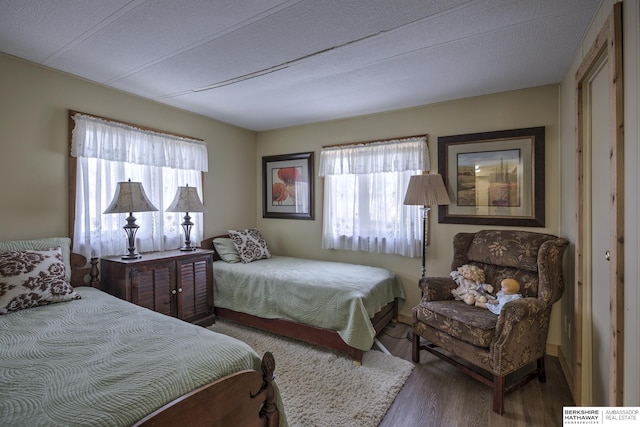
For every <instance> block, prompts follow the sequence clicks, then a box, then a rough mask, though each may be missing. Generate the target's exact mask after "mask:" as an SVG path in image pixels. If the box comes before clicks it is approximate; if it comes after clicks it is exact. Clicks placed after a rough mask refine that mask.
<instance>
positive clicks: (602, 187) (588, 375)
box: [574, 3, 624, 406]
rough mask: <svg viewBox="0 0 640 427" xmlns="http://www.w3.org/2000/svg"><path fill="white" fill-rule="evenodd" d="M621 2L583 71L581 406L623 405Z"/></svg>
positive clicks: (579, 92) (578, 297)
mask: <svg viewBox="0 0 640 427" xmlns="http://www.w3.org/2000/svg"><path fill="white" fill-rule="evenodd" d="M622 77H623V76H622V3H616V4H615V5H614V8H613V11H612V13H611V14H610V16H609V18H608V19H607V21H606V22H605V23H604V25H603V27H602V29H601V31H600V32H599V33H598V36H597V37H596V40H595V41H594V43H593V45H592V47H591V48H590V49H589V51H588V52H587V53H586V55H585V58H584V60H583V62H582V64H581V65H580V67H579V69H578V71H577V72H576V110H577V120H576V123H577V124H576V132H577V156H576V157H577V171H578V173H577V206H576V217H577V220H578V237H577V239H576V283H575V286H576V289H575V306H576V319H575V321H576V322H575V325H576V367H575V373H576V377H575V388H574V392H575V396H574V397H575V400H576V404H578V405H583V406H585V405H592V406H621V405H622V403H623V396H622V391H623V381H624V376H623V366H624V363H623V362H624V361H623V354H624V352H623V350H624V347H623V344H624V343H623V334H622V333H623V319H624V309H623V307H624V295H623V290H624V287H623V282H622V274H623V271H624V262H623V261H624V253H623V251H624V247H623V233H624V230H623V224H624V222H623V219H624V218H623V212H624V204H623V194H624V188H623V185H624V171H623V104H622V102H623V98H622V94H623V87H622V84H623V79H622Z"/></svg>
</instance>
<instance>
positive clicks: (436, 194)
mask: <svg viewBox="0 0 640 427" xmlns="http://www.w3.org/2000/svg"><path fill="white" fill-rule="evenodd" d="M449 203H451V201H450V200H449V194H448V193H447V189H446V187H445V186H444V182H443V181H442V177H441V176H440V175H438V174H433V175H414V176H412V177H411V179H410V180H409V186H408V187H407V193H406V194H405V196H404V204H405V205H420V206H422V207H421V208H420V210H421V212H422V269H421V271H420V277H425V276H426V274H427V268H426V260H427V220H428V219H429V210H430V209H431V207H430V206H432V205H448V204H449ZM407 339H408V340H409V341H412V340H413V331H409V332H408V333H407Z"/></svg>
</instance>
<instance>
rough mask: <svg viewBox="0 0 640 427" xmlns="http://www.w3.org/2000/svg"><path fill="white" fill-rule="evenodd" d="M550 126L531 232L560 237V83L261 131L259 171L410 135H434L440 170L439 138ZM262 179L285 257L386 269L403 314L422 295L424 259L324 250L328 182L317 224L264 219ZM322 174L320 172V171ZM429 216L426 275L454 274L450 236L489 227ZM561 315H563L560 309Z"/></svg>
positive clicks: (269, 235)
mask: <svg viewBox="0 0 640 427" xmlns="http://www.w3.org/2000/svg"><path fill="white" fill-rule="evenodd" d="M533 126H546V200H545V202H546V227H544V228H533V229H531V230H533V231H540V232H548V233H552V234H558V232H559V228H560V193H559V185H560V164H559V162H558V157H559V153H560V147H559V142H558V87H557V86H556V85H552V86H544V87H538V88H532V89H527V90H520V91H515V92H507V93H499V94H494V95H488V96H482V97H477V98H470V99H463V100H459V101H453V102H445V103H440V104H433V105H428V106H423V107H419V108H412V109H407V110H401V111H395V112H389V113H383V114H375V115H369V116H363V117H356V118H351V119H344V120H336V121H330V122H324V123H316V124H310V125H305V126H297V127H291V128H286V129H280V130H274V131H270V132H260V133H259V134H258V147H257V153H258V156H257V158H256V168H257V169H259V170H260V171H261V168H262V160H261V159H262V156H268V155H278V154H289V153H298V152H308V151H313V152H314V153H315V168H316V172H317V165H318V158H319V152H320V149H321V147H322V146H323V145H329V144H337V143H344V142H355V141H368V140H372V139H383V138H390V137H399V136H405V135H416V134H423V133H426V134H428V135H429V141H430V142H429V151H430V155H431V163H432V170H433V171H437V165H438V158H437V147H438V136H444V135H456V134H465V133H475V132H486V131H495V130H505V129H516V128H525V127H533ZM260 174H261V172H260V173H259V176H258V179H257V181H256V192H257V197H256V204H257V209H258V218H257V226H258V228H259V229H260V230H261V231H262V232H263V234H264V236H265V239H266V240H267V242H268V243H269V245H270V246H271V247H272V249H273V251H274V252H275V253H277V254H281V255H296V256H302V257H308V258H317V259H329V260H339V261H347V262H354V263H361V264H369V265H376V266H382V267H386V268H389V269H391V270H392V271H395V272H396V273H398V274H399V275H400V277H401V279H402V282H403V286H404V289H405V292H406V295H407V301H406V303H405V304H404V306H402V307H401V314H402V315H403V316H411V308H412V307H413V306H415V305H416V304H417V303H418V301H419V298H420V292H419V289H418V287H417V283H418V278H419V276H420V263H421V260H420V258H406V257H401V256H396V255H384V254H372V253H364V252H351V251H341V250H340V251H339V250H322V249H321V233H322V190H323V187H322V179H320V178H318V177H317V176H316V178H315V204H316V207H315V216H316V219H315V220H314V221H305V220H284V219H272V218H262V210H261V209H262V200H261V197H262V189H261V183H262V178H261V176H260ZM316 175H317V174H316ZM435 211H436V210H433V214H432V216H431V221H430V224H431V232H432V235H431V246H430V247H429V248H428V251H427V274H428V275H431V276H433V275H445V276H446V275H448V274H449V269H450V264H451V256H452V246H451V242H452V238H453V235H454V234H455V233H457V232H459V231H474V230H477V229H480V228H495V227H489V226H472V225H450V224H438V221H437V212H435ZM558 309H559V308H557V307H556V308H554V315H553V318H552V328H551V331H550V335H549V343H550V344H554V345H559V344H560V335H559V329H560V324H559V322H560V321H559V319H560V317H559V311H558ZM556 311H557V312H556Z"/></svg>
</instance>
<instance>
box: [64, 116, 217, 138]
mask: <svg viewBox="0 0 640 427" xmlns="http://www.w3.org/2000/svg"><path fill="white" fill-rule="evenodd" d="M76 114H82V115H83V116H89V117H95V118H96V119H100V120H105V121H108V122H113V123H117V124H120V125H125V126H130V127H132V128H136V129H140V130H142V131H148V132H155V133H162V134H165V135H171V136H177V137H178V138H185V139H192V140H194V141H200V142H205V143H206V141H205V140H204V139H200V138H194V137H192V136H187V135H181V134H179V133H175V132H167V131H165V130H160V129H154V128H151V127H147V126H140V125H137V124H135V123H129V122H123V121H122V120H114V119H111V118H109V117H103V116H98V115H95V114H89V113H83V112H82V111H76V110H69V118H72V117H73V116H75V115H76Z"/></svg>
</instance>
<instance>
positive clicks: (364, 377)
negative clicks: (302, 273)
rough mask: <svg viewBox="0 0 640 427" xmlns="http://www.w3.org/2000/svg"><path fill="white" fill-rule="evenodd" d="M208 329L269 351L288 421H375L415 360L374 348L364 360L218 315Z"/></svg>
mask: <svg viewBox="0 0 640 427" xmlns="http://www.w3.org/2000/svg"><path fill="white" fill-rule="evenodd" d="M209 329H211V330H213V331H215V332H220V333H223V334H226V335H229V336H232V337H234V338H237V339H239V340H241V341H244V342H246V343H247V344H249V345H250V346H251V347H252V348H253V349H254V350H255V351H256V352H257V353H258V354H259V355H260V356H262V355H263V354H264V352H265V351H271V352H272V353H273V355H274V357H275V360H276V383H277V384H278V387H279V389H280V394H281V395H282V400H283V402H284V409H285V413H286V416H287V420H288V422H289V426H290V427H302V426H304V427H311V426H315V427H324V426H327V427H335V426H349V427H375V426H377V425H378V424H379V423H380V421H382V419H383V418H384V415H385V414H386V412H387V411H388V410H389V407H390V406H391V404H392V403H393V400H394V399H395V397H396V395H397V394H398V392H399V391H400V389H401V388H402V386H403V385H404V383H405V381H406V380H407V378H408V377H409V375H410V374H411V371H412V370H413V367H414V365H413V364H412V363H411V362H408V361H406V360H404V359H400V358H398V357H395V356H391V355H387V354H385V353H383V352H381V351H377V350H371V351H368V352H366V353H365V354H364V357H363V360H362V365H360V366H358V365H354V364H353V361H352V360H351V358H350V357H348V356H346V355H344V354H340V353H338V352H334V351H331V350H327V349H324V348H322V347H319V346H313V345H308V344H305V343H302V342H300V341H296V340H292V339H289V338H284V337H281V336H277V335H273V334H270V333H266V332H262V331H259V330H257V329H253V328H249V327H246V326H243V325H240V324H237V323H234V322H231V321H227V320H224V319H217V320H216V323H215V324H214V325H212V326H209Z"/></svg>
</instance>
